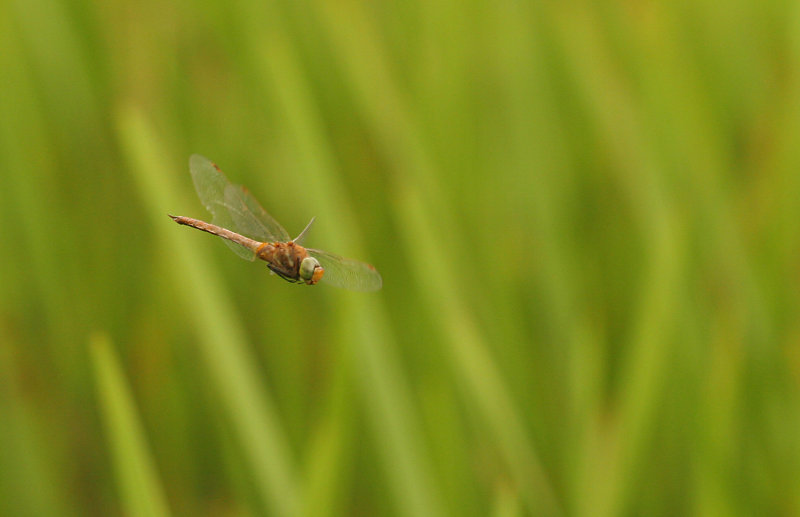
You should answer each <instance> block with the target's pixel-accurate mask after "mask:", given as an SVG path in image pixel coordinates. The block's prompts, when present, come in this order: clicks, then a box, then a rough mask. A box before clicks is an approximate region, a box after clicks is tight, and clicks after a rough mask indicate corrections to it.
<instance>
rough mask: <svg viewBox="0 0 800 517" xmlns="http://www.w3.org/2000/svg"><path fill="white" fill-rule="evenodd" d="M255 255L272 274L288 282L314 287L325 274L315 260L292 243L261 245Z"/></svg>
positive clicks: (302, 248) (303, 249)
mask: <svg viewBox="0 0 800 517" xmlns="http://www.w3.org/2000/svg"><path fill="white" fill-rule="evenodd" d="M256 254H257V255H258V258H260V259H261V260H264V261H266V262H267V263H268V264H269V269H270V270H271V271H272V272H274V273H275V274H277V275H278V276H280V277H281V278H283V279H285V280H288V281H289V282H294V283H304V284H308V285H314V284H316V283H317V282H319V280H320V279H321V278H322V275H323V274H324V272H325V270H324V269H323V268H322V266H321V265H320V263H319V261H318V260H317V259H316V258H314V257H311V256H309V255H308V252H306V249H305V248H304V247H302V246H300V245H299V244H295V243H294V242H293V241H289V242H270V243H262V244H261V246H259V247H258V249H257V251H256Z"/></svg>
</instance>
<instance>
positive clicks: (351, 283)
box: [306, 248, 383, 291]
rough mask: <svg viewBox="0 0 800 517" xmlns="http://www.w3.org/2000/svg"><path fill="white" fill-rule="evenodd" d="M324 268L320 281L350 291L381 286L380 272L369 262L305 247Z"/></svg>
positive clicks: (373, 289) (372, 289)
mask: <svg viewBox="0 0 800 517" xmlns="http://www.w3.org/2000/svg"><path fill="white" fill-rule="evenodd" d="M306 251H308V254H309V255H311V256H312V257H314V258H316V259H317V260H319V263H320V265H321V266H322V267H323V268H324V269H325V273H324V274H323V275H322V280H321V281H322V282H325V283H328V284H330V285H333V286H335V287H341V288H343V289H349V290H351V291H377V290H378V289H380V288H381V286H383V279H381V274H380V273H378V271H377V270H376V269H375V268H374V267H372V266H371V265H369V264H365V263H364V262H359V261H357V260H353V259H349V258H344V257H340V256H338V255H334V254H333V253H328V252H327V251H321V250H315V249H312V248H306Z"/></svg>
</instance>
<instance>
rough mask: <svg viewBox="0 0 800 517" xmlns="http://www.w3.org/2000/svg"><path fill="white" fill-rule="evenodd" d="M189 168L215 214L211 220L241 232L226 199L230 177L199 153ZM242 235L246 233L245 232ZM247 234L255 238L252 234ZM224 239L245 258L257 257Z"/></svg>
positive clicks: (212, 212) (201, 193)
mask: <svg viewBox="0 0 800 517" xmlns="http://www.w3.org/2000/svg"><path fill="white" fill-rule="evenodd" d="M189 170H190V171H191V173H192V181H193V182H194V188H195V190H196V191H197V196H198V197H199V198H200V202H201V203H203V205H204V206H205V207H206V208H207V209H208V211H209V212H211V214H212V215H213V216H214V218H213V219H212V220H211V222H212V224H215V225H217V226H221V227H223V228H227V229H229V230H231V231H234V232H237V233H241V232H239V230H238V229H237V228H236V224H235V223H234V220H233V217H232V216H231V211H230V209H229V208H228V206H227V203H226V201H225V190H226V189H227V188H228V187H230V186H231V183H230V182H229V181H228V178H226V177H225V175H224V174H223V173H222V171H220V170H219V169H217V167H216V165H214V164H213V163H212V162H211V161H210V160H209V159H208V158H205V157H203V156H200V155H199V154H193V155H192V157H191V158H190V159H189ZM242 235H245V234H244V233H243V234H242ZM246 236H247V237H251V238H255V237H253V236H251V235H246ZM223 241H224V242H225V244H226V245H227V246H228V247H229V248H230V249H231V250H233V252H234V253H236V254H237V255H239V256H240V257H242V258H243V259H245V260H250V261H252V260H255V259H256V255H255V253H254V252H253V251H252V250H250V249H247V248H245V247H244V246H241V245H239V244H236V243H235V242H232V241H229V240H227V239H223Z"/></svg>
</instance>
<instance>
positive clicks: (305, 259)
mask: <svg viewBox="0 0 800 517" xmlns="http://www.w3.org/2000/svg"><path fill="white" fill-rule="evenodd" d="M189 170H190V171H191V173H192V180H193V181H194V188H195V190H197V196H198V197H199V198H200V201H201V202H202V203H203V205H205V207H206V208H207V209H208V211H209V212H211V214H212V215H213V216H214V217H213V219H212V220H211V221H212V222H211V223H207V222H205V221H201V220H199V219H193V218H191V217H183V216H175V215H170V217H171V218H172V219H173V220H174V221H175V222H176V223H178V224H182V225H186V226H191V227H192V228H197V229H198V230H202V231H204V232H208V233H212V234H214V235H217V236H218V237H222V238H223V239H225V244H227V245H228V247H230V248H231V249H232V250H233V251H234V252H235V253H236V254H237V255H239V256H240V257H242V258H244V259H246V260H250V261H253V260H255V259H256V258H260V259H261V260H263V261H265V262H266V263H267V267H268V268H269V269H270V271H272V272H273V273H275V274H276V275H278V276H280V277H281V278H283V279H284V280H286V281H288V282H292V283H297V284H307V285H314V284H316V283H317V282H320V281H321V282H323V283H328V284H330V285H333V286H336V287H341V288H344V289H350V290H352V291H377V290H378V289H380V288H381V286H382V285H383V281H382V279H381V275H380V273H378V271H377V270H376V269H375V268H374V267H372V266H371V265H369V264H365V263H364V262H359V261H357V260H353V259H349V258H343V257H340V256H338V255H334V254H333V253H328V252H327V251H322V250H316V249H313V248H305V247H303V246H301V245H300V243H301V242H302V241H303V239H304V238H305V237H306V235H307V234H308V230H309V229H310V228H311V225H312V224H313V223H314V218H312V219H311V221H310V222H309V223H308V225H306V227H305V229H304V230H303V231H302V232H300V235H298V236H297V237H296V238H294V239H291V238H289V234H288V233H287V232H286V230H284V229H283V226H281V225H280V224H278V222H277V221H276V220H275V219H273V218H272V216H270V215H269V214H268V213H267V211H266V210H264V209H263V208H262V207H261V205H260V204H259V203H258V201H256V199H255V198H254V197H253V195H252V194H250V192H249V191H248V190H247V189H246V188H244V187H242V186H240V185H234V184H232V183H231V182H230V181H228V178H226V177H225V174H223V173H222V171H221V170H220V169H219V167H217V165H216V164H215V163H213V162H211V161H210V160H209V159H207V158H204V157H203V156H200V155H199V154H193V155H192V157H191V158H190V159H189Z"/></svg>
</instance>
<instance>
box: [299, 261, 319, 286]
mask: <svg viewBox="0 0 800 517" xmlns="http://www.w3.org/2000/svg"><path fill="white" fill-rule="evenodd" d="M324 273H325V270H324V269H323V268H322V266H320V265H319V260H317V259H315V258H314V257H306V258H304V259H303V261H302V262H300V280H302V281H303V282H305V283H306V284H308V285H314V284H316V283H317V282H319V279H320V278H322V275H323V274H324Z"/></svg>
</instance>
